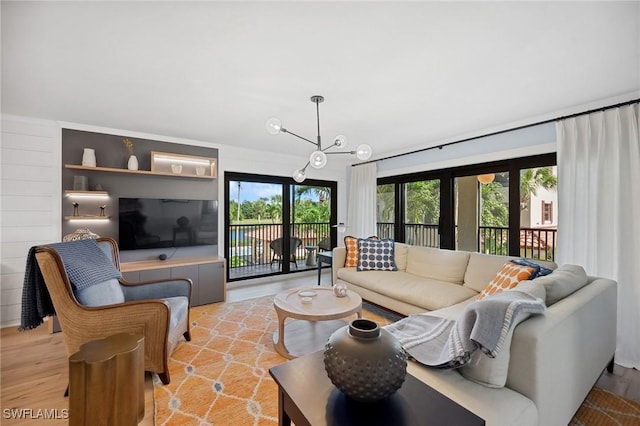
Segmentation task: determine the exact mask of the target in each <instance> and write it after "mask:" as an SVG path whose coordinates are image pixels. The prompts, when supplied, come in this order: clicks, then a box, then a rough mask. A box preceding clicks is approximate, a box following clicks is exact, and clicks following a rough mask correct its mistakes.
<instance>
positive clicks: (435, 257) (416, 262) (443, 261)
mask: <svg viewBox="0 0 640 426" xmlns="http://www.w3.org/2000/svg"><path fill="white" fill-rule="evenodd" d="M468 262H469V253H468V252H466V251H453V250H443V249H437V248H431V247H418V246H411V247H409V251H408V254H407V272H408V273H410V274H414V275H418V276H420V277H425V278H431V279H434V280H439V281H447V282H450V283H454V284H462V282H463V279H464V273H465V271H466V269H467V263H468Z"/></svg>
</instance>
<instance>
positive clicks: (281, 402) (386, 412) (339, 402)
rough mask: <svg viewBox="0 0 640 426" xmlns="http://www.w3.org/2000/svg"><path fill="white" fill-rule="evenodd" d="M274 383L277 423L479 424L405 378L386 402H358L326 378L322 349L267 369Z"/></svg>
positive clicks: (318, 425) (328, 425) (354, 425)
mask: <svg viewBox="0 0 640 426" xmlns="http://www.w3.org/2000/svg"><path fill="white" fill-rule="evenodd" d="M269 373H270V374H271V376H272V377H273V378H274V380H275V381H276V383H277V384H278V411H279V415H278V417H279V422H278V423H279V425H280V426H289V425H291V422H293V423H295V425H296V426H305V425H309V426H311V425H313V426H325V425H326V426H338V425H349V426H360V425H362V426H365V425H366V426H376V425H380V426H388V425H395V426H414V425H415V426H418V425H420V426H423V425H436V426H439V425H465V426H472V425H484V424H485V422H484V420H483V419H481V418H480V417H478V416H476V415H475V414H473V413H472V412H470V411H469V410H467V409H466V408H464V407H462V406H460V405H459V404H457V403H456V402H454V401H452V400H450V399H449V398H447V397H446V396H444V395H442V394H440V393H439V392H438V391H436V390H434V389H432V388H431V387H429V386H427V385H426V384H424V383H423V382H421V381H420V380H418V379H416V378H415V377H413V376H411V375H409V374H407V377H406V379H405V381H404V384H403V385H402V387H401V388H400V389H399V390H398V391H397V392H396V393H395V394H393V395H391V396H390V397H388V398H386V399H385V400H382V401H378V402H376V403H373V404H367V403H358V402H356V401H353V400H351V399H350V398H348V397H347V396H345V395H344V394H343V393H342V392H341V391H339V390H338V389H337V388H336V387H335V386H333V384H332V383H331V381H330V380H329V377H327V373H326V372H325V369H324V359H323V354H322V351H318V352H314V353H311V354H309V355H305V356H302V357H300V358H297V359H294V360H291V361H289V362H286V363H284V364H280V365H277V366H275V367H273V368H271V369H269Z"/></svg>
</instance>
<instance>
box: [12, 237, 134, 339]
mask: <svg viewBox="0 0 640 426" xmlns="http://www.w3.org/2000/svg"><path fill="white" fill-rule="evenodd" d="M47 247H51V248H52V249H54V250H56V251H57V252H58V253H59V254H60V258H61V259H62V263H63V264H64V268H65V270H66V272H67V276H68V277H69V281H71V284H72V285H73V286H74V288H76V290H80V289H83V288H86V287H88V286H90V285H93V284H97V283H100V282H103V281H107V280H109V279H112V278H121V277H122V274H121V273H120V271H119V270H118V269H117V268H116V267H115V265H114V264H113V262H112V261H111V260H110V259H109V258H108V257H107V255H106V254H104V252H103V251H102V250H101V249H100V247H98V244H97V243H96V241H95V240H79V241H70V242H65V243H55V244H49V245H48V246H47ZM53 314H55V310H54V308H53V304H52V303H51V297H50V296H49V292H48V291H47V287H46V285H45V283H44V279H43V277H42V273H41V272H40V268H39V267H38V262H37V261H36V247H31V249H29V253H28V254H27V264H26V267H25V273H24V282H23V285H22V312H21V315H20V327H19V330H21V331H22V330H27V329H31V328H36V327H37V326H39V325H40V324H42V322H43V321H42V320H43V318H44V317H46V316H48V315H53Z"/></svg>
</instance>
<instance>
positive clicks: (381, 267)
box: [357, 238, 398, 271]
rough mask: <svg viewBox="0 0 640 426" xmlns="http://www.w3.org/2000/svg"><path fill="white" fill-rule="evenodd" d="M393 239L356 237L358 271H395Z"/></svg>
mask: <svg viewBox="0 0 640 426" xmlns="http://www.w3.org/2000/svg"><path fill="white" fill-rule="evenodd" d="M393 256H394V242H393V240H388V239H384V240H371V239H366V240H365V239H363V238H358V266H357V270H358V271H397V270H398V267H397V266H396V263H395V262H394V260H393Z"/></svg>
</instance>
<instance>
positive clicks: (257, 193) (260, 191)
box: [229, 181, 317, 204]
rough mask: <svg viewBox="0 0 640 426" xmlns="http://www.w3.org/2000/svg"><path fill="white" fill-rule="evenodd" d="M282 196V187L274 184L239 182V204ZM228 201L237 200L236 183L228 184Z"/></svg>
mask: <svg viewBox="0 0 640 426" xmlns="http://www.w3.org/2000/svg"><path fill="white" fill-rule="evenodd" d="M281 194H282V186H281V185H279V184H275V183H259V182H244V181H242V182H241V185H240V203H241V204H242V202H243V201H255V200H257V199H259V198H262V197H264V198H266V199H267V200H271V197H272V196H274V195H281ZM302 198H303V199H310V200H311V199H316V200H317V196H314V195H312V194H305V195H303V196H302ZM229 200H234V201H237V200H238V181H231V182H229Z"/></svg>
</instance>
